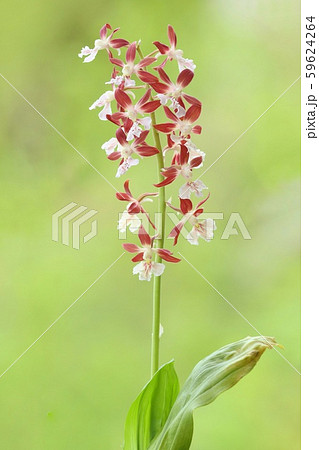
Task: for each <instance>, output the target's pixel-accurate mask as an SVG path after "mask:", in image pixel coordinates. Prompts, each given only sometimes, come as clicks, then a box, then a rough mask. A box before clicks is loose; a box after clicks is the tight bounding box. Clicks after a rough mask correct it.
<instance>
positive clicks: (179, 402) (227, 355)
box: [149, 337, 276, 450]
mask: <svg viewBox="0 0 319 450" xmlns="http://www.w3.org/2000/svg"><path fill="white" fill-rule="evenodd" d="M274 345H276V341H275V340H274V339H273V338H269V337H268V338H262V337H247V338H246V339H242V340H241V341H238V342H234V343H232V344H229V345H226V346H225V347H223V348H221V349H219V350H217V351H216V352H214V353H212V354H211V355H210V356H208V357H207V358H205V359H203V360H202V361H200V362H199V363H198V364H197V365H196V366H195V368H194V369H193V371H192V373H191V374H190V376H189V377H188V379H187V380H186V383H185V386H184V387H183V388H182V389H181V391H180V393H179V395H178V397H177V399H176V402H175V404H174V406H173V408H172V410H171V412H170V414H169V416H168V419H167V421H166V423H165V425H164V427H163V429H162V431H161V432H160V433H159V435H158V436H157V437H156V438H155V439H154V440H153V442H152V443H151V445H150V447H149V450H188V449H189V448H190V445H191V441H192V436H193V411H194V409H196V408H198V407H200V406H204V405H208V404H209V403H211V402H212V401H214V400H215V398H216V397H217V396H218V395H220V394H222V393H223V392H224V391H226V390H227V389H230V388H231V387H232V386H234V385H235V384H236V383H237V382H238V381H239V380H241V378H243V377H244V376H245V375H247V374H248V373H249V372H250V371H251V370H252V369H253V368H254V366H255V364H256V363H257V361H258V360H259V358H260V357H261V355H262V354H263V353H264V351H265V350H266V348H271V347H272V346H274Z"/></svg>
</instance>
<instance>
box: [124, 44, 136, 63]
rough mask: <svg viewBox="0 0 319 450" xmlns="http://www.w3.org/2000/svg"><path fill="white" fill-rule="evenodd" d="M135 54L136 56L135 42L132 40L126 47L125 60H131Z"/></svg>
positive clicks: (128, 61) (129, 61)
mask: <svg viewBox="0 0 319 450" xmlns="http://www.w3.org/2000/svg"><path fill="white" fill-rule="evenodd" d="M135 56H136V42H133V43H132V44H130V45H129V48H128V49H127V52H126V62H127V63H131V62H133V61H134V59H135Z"/></svg>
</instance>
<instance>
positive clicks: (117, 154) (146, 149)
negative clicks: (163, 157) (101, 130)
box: [102, 128, 158, 177]
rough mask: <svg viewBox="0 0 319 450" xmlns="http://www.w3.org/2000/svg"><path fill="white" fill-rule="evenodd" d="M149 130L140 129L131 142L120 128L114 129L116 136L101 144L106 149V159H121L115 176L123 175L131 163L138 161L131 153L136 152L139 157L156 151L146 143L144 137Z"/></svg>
mask: <svg viewBox="0 0 319 450" xmlns="http://www.w3.org/2000/svg"><path fill="white" fill-rule="evenodd" d="M148 133H149V131H142V132H141V134H140V136H139V137H135V138H134V140H133V141H132V142H129V141H128V140H127V135H126V134H125V131H124V130H123V129H122V128H118V129H117V131H116V138H112V139H110V141H107V142H105V143H104V144H103V145H102V149H103V150H105V151H106V154H107V155H108V156H107V157H108V159H110V160H111V161H116V160H118V159H121V161H120V167H119V169H118V172H117V175H116V176H117V177H118V176H120V175H123V174H124V173H125V172H126V171H127V170H128V169H129V168H130V167H131V166H132V165H134V166H135V165H137V164H138V163H139V161H138V160H137V159H133V158H132V155H133V154H137V155H139V156H141V157H144V156H153V155H156V154H157V153H158V149H157V148H156V147H153V146H151V145H148V144H146V142H145V139H146V137H147V135H148Z"/></svg>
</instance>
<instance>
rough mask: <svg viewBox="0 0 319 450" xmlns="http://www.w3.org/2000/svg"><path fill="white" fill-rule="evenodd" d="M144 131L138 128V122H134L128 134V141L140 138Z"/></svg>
mask: <svg viewBox="0 0 319 450" xmlns="http://www.w3.org/2000/svg"><path fill="white" fill-rule="evenodd" d="M142 131H143V130H142V128H140V127H139V126H138V124H137V123H136V122H134V123H133V125H132V126H131V128H130V129H129V131H128V133H127V136H126V140H127V141H132V140H133V139H134V137H140V134H141V133H142Z"/></svg>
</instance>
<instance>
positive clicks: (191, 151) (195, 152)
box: [163, 133, 206, 168]
mask: <svg viewBox="0 0 319 450" xmlns="http://www.w3.org/2000/svg"><path fill="white" fill-rule="evenodd" d="M182 144H183V145H185V147H187V150H188V155H189V161H191V160H192V159H194V158H196V157H197V156H201V157H202V164H200V165H199V166H198V168H199V167H201V166H202V165H203V161H204V159H205V156H206V155H205V153H204V152H202V151H201V150H200V149H199V148H197V146H196V145H195V144H194V142H192V140H191V139H190V138H185V137H183V136H177V135H176V134H173V133H172V134H168V135H167V145H166V146H165V147H164V148H163V155H164V156H166V154H167V152H168V151H170V150H172V151H173V152H174V153H173V155H174V156H173V159H172V163H173V162H174V161H175V159H176V155H177V154H178V153H179V152H180V149H181V145H182Z"/></svg>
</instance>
